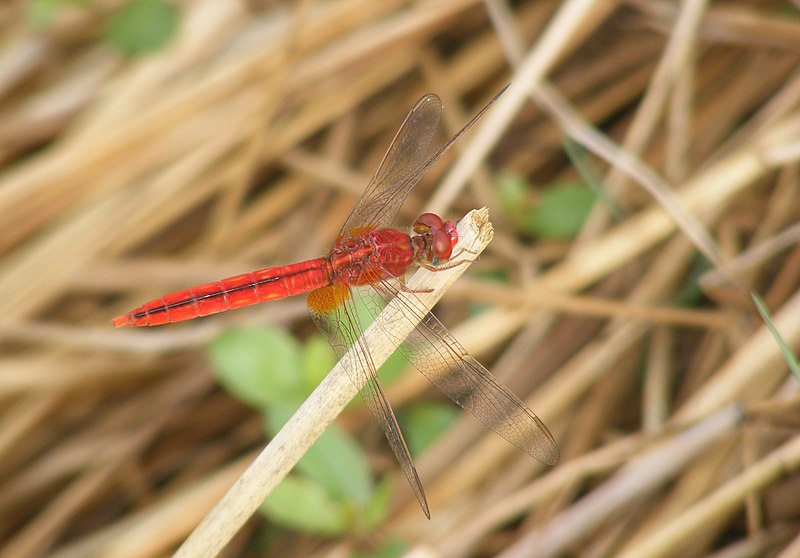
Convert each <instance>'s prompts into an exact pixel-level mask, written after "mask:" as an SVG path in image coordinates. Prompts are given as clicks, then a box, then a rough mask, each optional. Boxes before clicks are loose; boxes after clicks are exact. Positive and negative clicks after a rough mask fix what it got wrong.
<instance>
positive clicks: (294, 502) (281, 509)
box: [260, 475, 351, 535]
mask: <svg viewBox="0 0 800 558" xmlns="http://www.w3.org/2000/svg"><path fill="white" fill-rule="evenodd" d="M260 510H261V512H262V513H264V514H265V515H266V516H267V517H268V518H269V519H271V520H272V521H274V522H275V523H277V524H279V525H283V526H284V527H289V528H291V529H297V530H298V531H303V532H304V533H310V534H316V535H338V534H341V533H344V532H346V531H347V530H348V528H349V526H350V524H351V519H350V514H349V513H348V509H347V505H346V504H344V503H341V502H337V501H336V500H334V499H333V498H331V497H330V496H329V495H328V493H327V492H325V489H324V488H322V487H321V486H320V485H319V484H317V483H316V482H314V481H313V480H311V479H308V478H303V477H299V476H297V475H289V476H288V477H286V478H285V479H283V482H281V483H280V484H279V485H278V486H276V487H275V488H274V489H273V490H272V493H271V494H270V495H269V496H267V499H266V500H264V502H263V503H262V504H261V507H260Z"/></svg>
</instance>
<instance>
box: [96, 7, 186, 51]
mask: <svg viewBox="0 0 800 558" xmlns="http://www.w3.org/2000/svg"><path fill="white" fill-rule="evenodd" d="M179 21H180V13H179V11H178V8H177V7H176V6H174V5H173V4H171V3H169V2H167V1H166V0H131V1H130V2H128V3H127V4H125V5H124V6H122V7H121V8H120V9H119V10H117V11H116V12H114V13H113V14H112V15H111V18H110V19H109V21H108V26H107V27H106V33H105V38H106V41H107V42H108V43H109V44H111V45H114V46H115V47H116V48H117V50H119V51H120V52H122V53H123V54H126V55H128V56H141V55H143V54H147V53H150V52H154V51H157V50H160V49H161V48H163V47H165V46H166V45H167V44H168V43H169V42H170V41H171V40H172V39H173V37H174V36H175V35H176V33H177V31H178V23H179Z"/></svg>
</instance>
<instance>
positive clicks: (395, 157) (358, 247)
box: [114, 89, 558, 518]
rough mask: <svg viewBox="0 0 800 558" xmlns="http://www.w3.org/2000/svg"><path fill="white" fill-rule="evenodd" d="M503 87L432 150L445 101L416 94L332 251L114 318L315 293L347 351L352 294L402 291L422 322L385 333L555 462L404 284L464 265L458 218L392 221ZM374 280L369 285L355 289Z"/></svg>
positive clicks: (538, 425) (130, 320)
mask: <svg viewBox="0 0 800 558" xmlns="http://www.w3.org/2000/svg"><path fill="white" fill-rule="evenodd" d="M503 91H505V89H504V90H503ZM503 91H501V92H500V93H498V94H497V95H496V96H495V97H494V99H492V100H491V101H490V102H489V103H488V104H487V105H486V106H485V107H483V109H481V111H480V112H479V113H478V114H476V115H475V116H474V117H473V118H472V120H470V121H469V122H468V123H467V124H466V125H465V126H464V127H463V128H462V129H461V130H459V131H458V133H456V134H455V135H454V136H453V137H452V138H450V140H448V141H447V142H446V143H445V144H444V145H443V146H442V147H440V148H439V149H438V150H437V151H436V152H434V153H433V154H432V155H430V156H429V155H428V152H429V151H428V150H429V146H430V143H431V141H432V139H433V136H434V134H435V132H436V130H437V127H438V124H439V118H440V116H441V112H442V102H441V100H440V99H439V97H438V96H436V95H434V94H428V95H425V96H424V97H422V98H421V99H420V100H419V101H417V103H416V104H415V105H414V108H412V109H411V112H409V113H408V116H406V119H405V121H404V122H403V124H402V126H400V130H398V132H397V135H396V136H395V137H394V140H392V143H391V145H390V146H389V150H388V151H387V152H386V155H385V156H384V158H383V161H381V164H380V165H379V167H378V170H377V172H376V173H375V176H374V177H373V178H372V180H371V181H370V183H369V184H368V185H367V188H366V190H365V191H364V194H363V195H362V196H361V199H359V200H358V203H356V207H355V209H353V211H352V213H351V214H350V216H349V217H348V218H347V221H346V222H345V224H344V226H343V227H342V230H341V232H340V233H339V236H338V238H337V240H336V242H335V243H334V244H333V248H331V250H330V253H329V254H328V255H327V256H325V257H321V258H316V259H313V260H308V261H305V262H300V263H295V264H291V265H286V266H280V267H270V268H266V269H260V270H258V271H253V272H251V273H245V274H243V275H237V276H235V277H230V278H228V279H223V280H221V281H217V282H214V283H208V284H206V285H201V286H199V287H192V288H190V289H186V290H183V291H179V292H176V293H172V294H168V295H166V296H163V297H161V298H157V299H155V300H153V301H151V302H148V303H147V304H145V305H143V306H141V307H139V308H137V309H135V310H133V311H132V312H130V313H128V314H125V315H123V316H119V317H118V318H115V319H114V325H115V326H116V327H124V326H153V325H160V324H166V323H171V322H180V321H183V320H190V319H192V318H197V317H200V316H207V315H209V314H215V313H217V312H223V311H225V310H230V309H233V308H241V307H243V306H249V305H251V304H256V303H258V302H264V301H267V300H275V299H279V298H284V297H288V296H293V295H297V294H301V293H309V296H308V309H309V311H310V312H311V315H312V317H313V319H314V322H315V323H316V324H317V326H318V327H319V329H320V330H321V331H322V333H323V335H325V337H326V338H327V339H328V341H329V342H330V344H331V346H332V347H333V349H334V351H335V352H336V353H337V354H338V355H339V357H340V358H342V357H343V355H344V354H345V353H346V352H347V350H348V349H349V348H350V347H352V346H353V345H354V344H356V343H357V342H358V340H359V337H360V335H361V333H362V326H361V324H359V321H358V317H357V313H356V310H355V307H354V303H353V296H354V293H357V295H358V296H360V297H361V298H362V299H363V300H364V302H365V303H366V306H367V308H369V309H370V311H371V312H372V314H373V315H375V316H377V314H378V313H380V311H381V309H382V308H383V307H384V306H385V305H386V304H387V303H388V302H389V300H391V299H392V298H393V297H394V296H396V295H397V293H398V292H399V291H404V292H405V293H407V294H408V295H409V296H410V298H409V300H411V301H412V302H411V303H408V304H406V305H405V311H406V316H405V318H406V319H408V320H413V321H414V322H415V323H418V325H417V326H416V328H415V329H414V331H412V333H411V334H409V335H408V337H406V338H405V339H404V340H403V339H396V338H397V337H398V335H397V334H394V333H393V332H392V331H391V326H385V327H384V333H385V334H386V335H388V336H389V337H392V338H395V339H396V340H397V341H402V344H401V345H400V348H399V350H400V351H401V352H402V353H403V355H405V356H406V358H407V359H408V360H409V361H410V362H411V363H412V364H413V365H414V366H415V367H416V368H417V369H418V370H419V371H420V372H422V374H423V375H425V377H427V378H428V380H430V381H431V382H432V383H433V384H434V385H435V386H436V387H438V388H439V389H440V390H441V391H443V392H444V393H445V395H447V396H448V397H449V398H450V399H452V400H453V401H454V402H456V403H457V404H458V405H460V406H461V407H463V408H464V409H467V410H469V411H471V412H472V414H473V415H475V417H477V418H478V420H480V421H481V422H483V424H485V425H486V426H487V427H489V428H491V429H492V430H494V431H495V432H496V433H497V434H499V435H500V436H502V437H503V438H505V439H506V440H508V441H509V442H511V443H512V444H514V445H515V446H517V447H518V448H519V449H521V450H522V451H524V452H526V453H527V454H529V455H531V456H532V457H534V458H536V459H538V460H539V461H541V462H543V463H546V464H548V465H553V464H555V463H556V462H557V461H558V447H557V446H556V443H555V440H554V439H553V436H552V435H551V434H550V432H549V431H548V430H547V427H546V426H545V425H544V423H543V422H542V421H541V420H539V418H538V417H537V416H536V415H535V414H534V413H533V411H531V410H530V409H529V408H528V407H527V406H526V405H525V404H524V403H523V402H522V401H521V400H520V399H519V398H518V397H517V396H516V395H514V394H513V393H512V392H511V391H510V390H509V389H508V388H506V387H505V386H503V385H502V384H499V383H498V382H497V381H496V380H495V379H494V378H493V376H492V375H491V374H490V373H489V371H488V370H486V368H484V367H483V366H482V365H481V364H480V363H479V362H478V361H477V360H475V359H474V358H472V357H471V356H470V355H469V354H468V353H467V351H466V350H465V349H464V347H462V346H461V344H460V343H459V342H458V341H456V339H455V338H454V337H453V336H452V335H451V334H450V332H448V331H447V329H446V328H445V327H444V326H443V325H442V323H441V322H440V321H439V320H438V319H437V318H436V317H435V316H434V315H433V314H431V313H429V312H428V311H427V309H426V308H425V307H424V306H423V305H422V303H421V302H420V301H418V299H417V298H416V296H415V295H414V293H413V292H408V289H406V288H405V287H404V285H403V283H402V277H403V275H404V274H405V272H406V271H407V270H408V269H409V267H411V265H412V264H415V265H418V266H421V267H424V268H427V269H430V270H433V271H436V270H437V269H439V270H441V269H443V268H448V267H452V266H454V265H460V264H461V263H464V262H463V261H461V262H459V261H457V260H456V259H455V256H457V255H458V254H455V255H454V254H453V248H454V246H455V244H456V242H457V241H458V234H457V232H456V229H455V226H454V225H453V223H452V222H451V221H443V220H442V219H441V218H440V217H438V216H437V215H434V214H432V213H424V214H422V215H420V216H419V218H418V219H417V220H416V222H415V223H414V226H413V227H412V232H413V234H411V235H409V234H408V233H406V232H404V231H401V230H398V229H395V228H391V227H390V225H391V223H392V221H393V220H394V217H395V216H396V215H397V213H398V211H399V210H400V207H401V206H402V204H403V202H404V201H405V199H406V197H407V196H408V193H409V192H410V191H411V188H412V187H413V186H414V185H415V184H416V183H417V182H418V181H419V179H420V178H421V177H422V175H423V174H425V172H426V171H427V170H428V169H429V168H430V167H431V166H432V165H433V164H434V163H435V162H436V161H437V160H438V159H439V157H441V155H442V154H443V153H444V152H445V151H446V150H447V149H448V148H449V147H450V146H451V145H452V144H453V142H454V141H455V140H456V139H457V138H458V137H459V136H460V135H461V134H462V133H464V132H465V131H466V130H468V129H469V128H470V127H471V126H472V125H473V124H474V123H475V122H476V121H477V120H478V119H479V118H480V117H481V116H483V114H484V113H485V112H486V111H487V110H488V109H489V107H490V106H491V105H492V103H494V102H495V101H496V100H497V98H498V97H499V96H500V95H501V94H502V93H503ZM367 285H369V286H370V287H372V288H368V289H357V290H355V291H354V290H353V287H360V286H367ZM414 301H417V302H416V303H415V302H414ZM363 353H364V354H363V355H362V356H360V357H359V358H357V359H352V360H351V361H350V363H349V366H348V372H349V373H350V375H351V378H352V379H353V381H354V382H356V384H357V385H364V388H363V390H362V397H363V399H364V401H365V402H366V404H367V406H368V407H369V408H370V410H371V411H372V413H373V414H374V415H375V418H376V419H377V421H378V423H379V424H380V425H381V428H382V429H383V431H384V432H385V433H386V438H387V439H388V441H389V445H390V446H391V448H392V451H393V452H394V454H395V455H396V456H397V460H398V461H399V462H400V467H401V468H402V470H403V473H404V474H405V476H406V478H407V479H408V482H409V483H410V484H411V488H412V489H413V491H414V494H415V496H416V497H417V500H418V501H419V504H420V506H421V507H422V510H423V511H424V512H425V515H426V516H427V517H428V518H430V510H429V508H428V503H427V500H426V498H425V492H424V491H423V488H422V483H421V482H420V479H419V476H418V475H417V471H416V469H415V468H414V465H413V463H412V461H411V455H410V454H409V451H408V447H407V446H406V442H405V440H404V439H403V435H402V434H401V432H400V428H399V426H398V424H397V419H396V418H395V415H394V413H393V412H392V409H391V407H390V406H389V403H388V401H387V400H386V396H385V395H384V392H383V389H382V388H381V385H380V383H379V382H378V375H377V372H376V370H375V365H374V364H373V362H372V359H371V357H370V355H369V353H368V352H366V351H363Z"/></svg>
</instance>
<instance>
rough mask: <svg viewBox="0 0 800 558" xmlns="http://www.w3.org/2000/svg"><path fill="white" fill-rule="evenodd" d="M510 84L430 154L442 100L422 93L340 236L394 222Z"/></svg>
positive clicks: (431, 94) (381, 226)
mask: <svg viewBox="0 0 800 558" xmlns="http://www.w3.org/2000/svg"><path fill="white" fill-rule="evenodd" d="M507 87H508V86H506V87H505V88H503V89H502V90H501V91H500V92H499V93H498V94H497V95H495V96H494V98H493V99H492V100H491V101H489V102H488V103H487V104H486V106H484V107H483V108H482V109H481V110H480V111H479V112H478V114H476V115H475V116H473V117H472V120H470V121H469V122H467V123H466V124H465V125H464V127H463V128H461V129H460V130H459V131H458V132H456V133H455V135H453V137H451V138H450V139H449V140H447V142H445V144H444V145H442V146H441V147H440V148H439V149H437V150H436V151H435V152H434V153H433V154H432V155H430V156H429V155H428V153H429V151H430V150H429V147H430V144H431V141H432V140H433V136H434V134H435V133H436V129H437V128H438V126H439V119H440V117H441V114H442V101H441V99H439V97H438V96H437V95H435V94H433V93H429V94H427V95H425V96H423V97H421V98H420V99H419V101H417V103H416V104H415V105H414V108H412V109H411V112H409V113H408V116H406V119H405V120H404V121H403V124H402V125H401V126H400V129H399V130H398V131H397V134H396V135H395V137H394V139H393V140H392V143H391V144H389V149H388V150H387V151H386V155H384V157H383V161H381V164H380V165H378V170H377V171H376V172H375V176H374V177H372V180H370V182H369V184H368V185H367V188H366V189H365V190H364V193H363V194H362V195H361V198H360V199H359V200H358V203H356V207H355V209H353V212H352V213H351V214H350V216H349V217H348V218H347V221H345V224H344V226H343V227H342V231H341V233H340V236H342V235H346V234H351V233H354V232H355V231H358V230H364V229H367V230H372V229H380V228H384V227H388V226H389V225H391V224H392V221H394V218H395V216H397V212H398V211H400V207H401V206H402V205H403V202H404V201H405V199H406V198H407V197H408V193H409V192H410V191H411V188H413V187H414V185H415V184H416V183H417V182H419V179H420V178H422V176H423V175H424V174H425V173H426V172H428V169H430V168H431V167H432V166H433V164H434V163H435V162H436V161H437V160H438V159H439V157H441V156H442V154H444V152H445V151H447V150H448V149H450V146H451V145H453V142H454V141H456V139H458V137H459V136H460V135H461V134H463V133H464V132H466V131H467V130H468V129H469V128H471V127H472V125H473V124H475V122H477V121H478V119H480V117H481V116H483V114H484V113H485V112H486V111H487V110H488V109H489V107H490V106H491V105H492V103H494V102H495V101H496V100H497V98H498V97H500V95H502V94H503V92H504V91H505V90H506V88H507Z"/></svg>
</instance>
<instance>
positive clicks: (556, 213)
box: [497, 173, 596, 240]
mask: <svg viewBox="0 0 800 558" xmlns="http://www.w3.org/2000/svg"><path fill="white" fill-rule="evenodd" d="M497 187H498V192H499V195H500V201H501V203H502V204H503V208H504V209H505V210H506V212H507V213H508V214H509V216H510V217H511V219H512V220H513V221H514V224H515V225H516V226H517V227H518V228H520V229H521V230H523V231H524V232H525V233H527V234H528V235H530V236H536V237H539V238H547V239H554V240H564V239H569V238H572V237H574V236H575V235H576V234H577V233H578V231H579V230H580V229H581V227H582V226H583V223H584V222H585V221H586V218H587V217H588V215H589V211H590V210H591V208H592V205H593V204H594V202H595V199H596V196H595V194H594V193H592V192H591V191H590V190H589V189H588V188H586V187H585V186H583V185H582V184H580V183H572V182H565V183H560V184H555V185H553V186H550V187H549V188H547V189H546V190H545V191H544V192H543V193H542V194H541V196H539V199H538V200H537V201H536V202H535V203H534V202H532V201H531V200H530V198H529V192H530V189H531V186H530V184H529V183H528V181H527V180H526V179H525V178H524V177H522V176H520V175H517V174H514V173H504V174H502V175H500V178H499V180H498V183H497Z"/></svg>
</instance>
